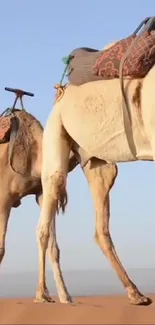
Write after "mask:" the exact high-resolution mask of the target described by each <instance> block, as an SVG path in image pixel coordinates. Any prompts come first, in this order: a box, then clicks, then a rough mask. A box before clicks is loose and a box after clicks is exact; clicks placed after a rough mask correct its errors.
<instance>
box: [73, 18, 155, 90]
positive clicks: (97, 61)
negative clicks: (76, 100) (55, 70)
mask: <svg viewBox="0 0 155 325" xmlns="http://www.w3.org/2000/svg"><path fill="white" fill-rule="evenodd" d="M149 21H151V23H150V25H148V23H149ZM143 24H144V25H145V27H144V31H143V32H142V33H141V34H139V35H138V34H137V32H138V31H139V29H140V28H141V27H142V26H143ZM128 50H130V51H128ZM126 53H127V54H128V55H127V57H126V60H125V61H124V65H123V71H122V76H123V77H127V76H129V77H131V78H143V77H144V76H145V75H146V74H147V73H148V71H149V70H150V69H151V68H152V66H153V65H154V64H155V17H152V18H146V19H145V20H144V21H143V22H141V24H140V25H139V26H138V27H137V29H136V30H135V31H134V33H133V34H131V35H130V36H128V37H127V38H125V39H122V40H120V41H118V42H116V43H115V44H114V45H112V46H111V47H110V48H108V49H105V50H102V51H99V50H97V49H92V48H87V47H82V48H77V49H74V50H73V51H72V52H71V54H70V57H71V60H70V62H69V64H68V68H67V69H68V71H67V72H68V73H67V77H68V81H69V82H70V83H71V84H74V85H81V84H83V83H86V82H90V81H96V80H101V79H112V78H119V69H120V63H121V61H122V60H123V57H124V56H125V55H126Z"/></svg>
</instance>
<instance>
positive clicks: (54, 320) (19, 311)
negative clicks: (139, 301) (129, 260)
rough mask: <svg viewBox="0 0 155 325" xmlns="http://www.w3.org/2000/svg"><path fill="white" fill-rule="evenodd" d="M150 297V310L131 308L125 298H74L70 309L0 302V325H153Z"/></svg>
mask: <svg viewBox="0 0 155 325" xmlns="http://www.w3.org/2000/svg"><path fill="white" fill-rule="evenodd" d="M150 297H151V298H152V299H153V300H154V302H153V303H152V304H151V305H150V306H131V305H130V304H129V302H128V299H127V297H126V296H108V297H106V296H104V297H101V296H100V297H78V298H75V299H74V301H75V304H74V305H64V304H60V303H59V302H58V299H57V298H55V299H56V303H52V304H35V303H33V299H32V298H28V299H23V298H22V299H0V324H155V296H151V295H150Z"/></svg>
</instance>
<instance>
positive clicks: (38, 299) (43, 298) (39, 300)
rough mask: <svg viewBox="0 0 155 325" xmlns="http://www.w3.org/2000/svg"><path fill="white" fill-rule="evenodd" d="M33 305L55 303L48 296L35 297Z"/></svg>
mask: <svg viewBox="0 0 155 325" xmlns="http://www.w3.org/2000/svg"><path fill="white" fill-rule="evenodd" d="M34 302H35V303H40V304H44V303H47V302H48V303H55V301H54V300H53V299H52V298H51V297H50V296H44V295H43V296H41V297H36V298H35V299H34Z"/></svg>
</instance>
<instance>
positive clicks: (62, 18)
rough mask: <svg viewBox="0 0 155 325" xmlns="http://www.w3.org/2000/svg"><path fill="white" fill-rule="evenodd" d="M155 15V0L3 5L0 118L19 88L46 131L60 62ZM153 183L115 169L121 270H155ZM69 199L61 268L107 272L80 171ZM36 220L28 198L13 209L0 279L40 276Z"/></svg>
mask: <svg viewBox="0 0 155 325" xmlns="http://www.w3.org/2000/svg"><path fill="white" fill-rule="evenodd" d="M154 9H155V2H154V0H148V1H145V2H143V1H141V0H136V1H134V0H130V1H123V0H112V1H105V0H95V1H90V0H89V1H88V0H78V1H71V0H65V1H63V0H60V1H52V0H44V1H41V0H40V1H37V0H32V1H30V0H27V1H21V0H13V1H11V0H10V1H9V0H5V1H4V0H1V3H0V41H1V43H0V98H1V103H0V105H1V111H2V110H3V109H4V108H6V107H8V106H9V105H10V104H12V101H13V95H12V94H11V93H7V92H5V91H4V87H5V86H9V87H19V88H23V89H25V90H27V91H32V92H34V93H35V97H34V98H25V106H26V107H27V109H28V111H29V112H31V113H32V114H34V115H35V116H36V117H37V118H38V119H39V120H40V121H41V122H42V124H43V125H44V124H45V121H46V119H47V117H48V114H49V112H50V110H51V109H52V103H53V100H54V94H55V91H54V89H53V86H54V84H55V83H58V82H59V80H60V78H61V75H62V73H63V69H64V66H63V63H62V57H63V56H65V55H68V54H69V53H70V51H72V50H73V49H74V48H76V47H81V46H88V47H94V48H98V49H102V48H103V47H104V45H106V44H107V43H109V42H111V41H114V40H118V39H121V38H123V37H126V36H128V35H129V34H130V33H132V32H133V31H134V29H135V28H136V27H137V26H138V24H139V23H140V22H141V21H142V20H143V19H144V18H145V17H147V16H153V15H154V14H155V11H154ZM51 146H52V144H51ZM49 150H50V148H49ZM154 183H155V166H154V165H153V163H150V162H140V163H126V164H121V165H119V176H118V178H117V180H116V183H115V186H114V187H113V189H112V191H111V231H112V236H113V240H114V243H115V245H116V249H117V251H118V253H119V256H120V258H121V260H122V262H123V263H124V264H125V266H126V267H131V268H132V267H133V268H137V267H146V268H147V267H148V268H150V267H154V266H155V265H154V251H155V240H153V238H155V236H154V233H155V186H154ZM68 192H69V204H68V208H67V212H66V214H65V215H63V216H62V215H59V216H58V218H57V231H58V242H59V246H60V249H61V260H62V268H63V269H64V270H72V269H77V270H79V269H81V270H82V269H88V268H89V269H90V268H91V269H94V268H97V269H102V268H109V263H108V262H107V261H106V259H105V257H104V256H102V253H101V252H100V250H99V248H98V247H97V245H96V244H95V242H94V238H93V237H94V219H95V218H94V210H93V204H92V200H91V196H90V192H89V188H88V185H87V181H86V179H85V178H84V176H83V173H82V171H81V170H80V168H79V167H78V168H77V169H76V170H75V171H74V172H72V174H71V175H70V176H69V180H68ZM38 217H39V208H38V207H37V205H36V203H35V200H34V198H33V197H28V198H25V199H24V200H23V204H22V206H21V207H20V208H18V209H13V210H12V213H11V218H10V223H9V229H8V236H7V243H6V248H7V250H6V256H5V259H4V262H3V265H2V271H3V272H14V271H18V270H19V271H34V270H37V267H38V250H37V244H36V230H35V229H36V225H37V222H38ZM48 268H49V265H48Z"/></svg>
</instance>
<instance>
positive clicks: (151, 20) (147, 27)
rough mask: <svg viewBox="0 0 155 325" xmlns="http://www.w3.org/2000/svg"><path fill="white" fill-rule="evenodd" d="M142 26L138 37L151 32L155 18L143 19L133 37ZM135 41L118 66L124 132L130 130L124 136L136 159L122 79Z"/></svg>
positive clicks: (134, 41)
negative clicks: (123, 106) (122, 102)
mask: <svg viewBox="0 0 155 325" xmlns="http://www.w3.org/2000/svg"><path fill="white" fill-rule="evenodd" d="M144 24H145V26H144V28H143V29H142V31H141V32H140V33H139V35H141V34H142V33H144V32H146V31H149V30H151V28H152V26H153V25H154V24H155V17H151V18H145V19H144V20H143V21H142V22H141V24H140V25H139V26H138V27H137V29H136V30H135V31H134V33H133V35H136V34H137V33H138V31H139V30H140V29H141V27H142V26H143V25H144ZM136 41H137V39H136V38H135V39H134V40H133V41H132V42H131V44H130V46H129V47H128V49H127V51H126V52H125V54H124V56H123V57H122V59H121V62H120V66H119V80H120V86H121V91H122V95H123V99H124V103H125V105H126V110H123V114H124V115H126V116H124V124H125V129H126V130H128V129H129V128H130V132H126V136H127V140H128V144H129V147H130V150H131V152H132V153H133V154H134V156H135V157H137V151H136V147H135V144H134V140H133V137H132V130H131V127H132V119H131V115H130V108H129V103H128V99H127V96H126V93H125V87H124V78H123V67H124V63H125V61H126V59H127V58H128V56H129V54H130V51H131V49H132V47H133V45H134V44H135V43H136ZM126 113H127V114H126ZM127 120H128V121H127ZM128 122H129V123H128Z"/></svg>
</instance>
